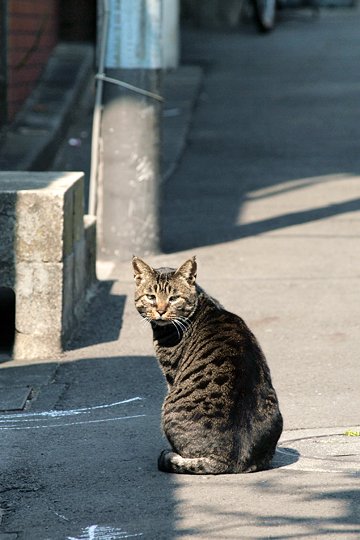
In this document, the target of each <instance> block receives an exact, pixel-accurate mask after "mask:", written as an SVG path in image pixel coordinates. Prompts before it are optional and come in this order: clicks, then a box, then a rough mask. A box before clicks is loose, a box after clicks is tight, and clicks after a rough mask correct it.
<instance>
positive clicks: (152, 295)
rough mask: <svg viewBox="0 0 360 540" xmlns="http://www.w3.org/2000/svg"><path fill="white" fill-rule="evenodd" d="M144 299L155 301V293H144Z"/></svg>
mask: <svg viewBox="0 0 360 540" xmlns="http://www.w3.org/2000/svg"><path fill="white" fill-rule="evenodd" d="M145 298H146V300H149V302H155V300H156V296H155V294H145Z"/></svg>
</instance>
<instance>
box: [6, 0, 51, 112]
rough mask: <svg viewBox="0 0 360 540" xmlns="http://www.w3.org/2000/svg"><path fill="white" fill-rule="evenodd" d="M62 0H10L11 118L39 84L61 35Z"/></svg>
mask: <svg viewBox="0 0 360 540" xmlns="http://www.w3.org/2000/svg"><path fill="white" fill-rule="evenodd" d="M58 4H59V1H58V0H46V1H44V0H9V2H8V18H7V30H8V42H7V63H8V75H7V77H8V87H7V105H8V121H11V120H12V119H13V118H14V116H15V114H16V113H17V112H18V110H19V109H20V108H21V105H22V104H23V102H24V100H25V99H26V98H27V96H28V95H29V94H30V92H31V90H32V89H33V88H34V86H35V85H36V82H37V80H38V77H39V75H40V74H41V72H42V70H43V68H44V66H45V64H46V62H47V60H48V58H49V56H50V54H51V51H52V49H53V48H54V46H55V45H56V43H57V38H58Z"/></svg>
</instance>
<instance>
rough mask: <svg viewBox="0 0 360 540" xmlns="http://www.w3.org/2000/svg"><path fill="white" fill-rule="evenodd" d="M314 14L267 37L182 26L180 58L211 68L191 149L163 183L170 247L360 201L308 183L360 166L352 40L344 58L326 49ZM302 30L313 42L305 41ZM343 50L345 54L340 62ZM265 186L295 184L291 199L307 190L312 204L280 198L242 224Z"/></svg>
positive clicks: (303, 219)
mask: <svg viewBox="0 0 360 540" xmlns="http://www.w3.org/2000/svg"><path fill="white" fill-rule="evenodd" d="M310 21H311V19H310V18H309V25H308V26H307V25H305V24H304V26H303V27H301V28H299V27H297V26H296V21H295V20H294V21H292V23H291V24H289V26H286V25H284V26H282V25H281V24H279V28H276V32H274V33H272V34H271V35H268V36H267V38H266V40H262V39H259V36H257V35H255V34H254V35H251V34H246V33H239V34H237V33H236V34H234V33H228V34H226V33H224V32H210V31H204V30H203V31H201V30H199V29H197V30H196V31H194V30H191V29H189V28H185V29H183V33H182V37H183V41H182V44H183V50H182V58H183V62H185V63H200V62H201V64H202V65H207V69H206V70H205V75H204V81H203V89H202V93H201V95H200V97H199V99H198V102H197V107H196V110H195V113H194V118H193V122H192V129H191V131H190V135H189V137H188V144H187V148H186V152H185V155H184V157H183V160H182V162H181V163H180V165H179V167H178V169H177V170H176V172H175V174H173V176H172V177H171V178H170V179H169V180H168V181H167V182H166V183H165V184H164V186H163V192H162V203H161V231H162V249H163V250H164V252H166V253H172V252H177V251H182V250H188V249H192V248H195V247H201V246H211V245H215V244H219V243H224V242H230V241H233V240H237V239H240V238H246V237H249V236H255V235H261V234H266V233H271V232H276V231H279V230H281V229H284V228H289V227H295V226H298V225H302V224H305V223H312V222H315V221H320V220H326V219H328V218H331V217H334V216H345V215H347V214H349V213H351V212H358V211H359V210H360V199H359V198H358V197H356V196H354V195H353V196H352V197H351V195H350V196H349V197H347V199H348V200H346V196H345V195H346V191H344V190H343V189H342V187H341V185H340V184H339V192H338V193H339V197H338V199H336V198H335V200H334V199H333V200H332V201H331V202H330V203H329V202H326V201H325V200H324V202H323V203H322V201H321V197H320V198H317V199H314V200H313V202H312V198H311V191H310V190H311V188H312V185H316V184H318V183H319V179H320V182H328V181H331V179H334V175H343V177H344V178H346V177H348V176H349V175H350V173H351V174H352V175H354V176H356V175H358V174H359V172H360V159H359V157H358V152H357V151H356V149H355V146H354V142H353V141H354V134H355V133H356V136H355V138H357V137H358V136H360V132H359V128H358V126H359V122H360V116H359V115H357V114H356V115H354V113H353V111H354V110H357V109H356V103H357V100H358V96H357V91H356V88H357V86H356V85H358V84H359V81H358V77H357V76H355V77H354V75H353V70H352V69H351V66H352V62H355V59H354V58H353V56H352V55H351V49H349V50H348V49H347V48H346V47H347V46H342V48H340V49H338V55H339V56H338V59H337V60H335V59H334V58H333V57H332V56H331V54H330V55H327V56H326V58H325V56H324V54H323V49H322V46H323V41H322V40H323V39H324V38H323V36H322V35H319V33H318V32H316V31H314V25H313V24H312V23H311V24H310ZM353 28H354V32H355V26H354V27H353ZM353 28H351V30H350V35H352V34H351V31H352V30H353ZM299 30H300V31H299ZM305 35H306V39H307V40H308V45H307V46H306V47H303V46H301V47H299V43H300V42H299V40H300V39H303V38H304V36H305ZM314 55H316V58H315V56H314ZM265 58H266V60H265ZM339 58H344V62H345V60H346V67H344V69H343V70H341V69H339V65H340V64H339V63H338V62H339ZM344 66H345V64H344ZM351 111H352V112H351ZM348 133H352V134H353V135H351V136H348V135H347V134H348ZM339 181H340V179H339ZM283 186H284V187H283ZM264 188H266V189H268V190H269V192H270V193H269V194H268V195H266V196H267V197H272V196H273V195H277V194H280V193H284V194H285V193H287V192H289V193H291V192H292V193H291V195H292V197H293V200H294V201H296V200H297V199H299V200H300V198H301V196H302V194H303V193H304V189H307V190H309V191H308V193H307V194H306V195H305V198H304V199H303V200H304V201H305V204H307V205H308V208H306V207H305V209H304V204H302V205H299V210H297V209H296V205H292V206H295V209H294V210H292V209H290V211H289V208H286V209H285V208H284V210H283V211H281V202H279V201H278V200H276V201H274V205H275V204H278V205H279V207H276V210H277V212H276V213H277V214H278V215H277V216H276V217H269V218H266V217H264V218H262V217H260V218H259V219H258V220H256V219H254V220H251V222H247V221H246V220H244V221H245V223H242V218H243V213H244V208H245V207H246V205H247V203H249V202H253V200H254V198H253V193H255V192H256V191H257V190H260V189H264ZM344 189H346V188H344ZM324 190H325V188H324ZM271 192H273V195H272V193H271ZM353 193H354V192H353ZM255 198H256V195H255ZM344 199H345V200H344ZM269 207H270V208H271V205H270V203H269Z"/></svg>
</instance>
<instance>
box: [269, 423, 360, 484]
mask: <svg viewBox="0 0 360 540" xmlns="http://www.w3.org/2000/svg"><path fill="white" fill-rule="evenodd" d="M351 433H353V434H356V433H358V429H357V430H356V431H354V432H347V430H346V428H344V430H343V431H341V432H339V430H338V431H337V433H319V434H316V433H314V434H309V435H308V436H305V437H297V438H295V437H294V438H286V440H282V441H281V443H280V444H279V446H278V448H277V452H276V459H275V467H276V466H277V467H288V468H291V469H292V470H293V469H297V470H311V471H314V470H316V471H319V472H321V471H322V472H351V473H357V474H360V436H350V434H351ZM293 435H295V433H293ZM297 435H299V433H297Z"/></svg>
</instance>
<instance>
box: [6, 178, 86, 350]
mask: <svg viewBox="0 0 360 540" xmlns="http://www.w3.org/2000/svg"><path fill="white" fill-rule="evenodd" d="M83 188H84V186H83V174H82V173H77V172H76V173H75V172H71V173H58V172H50V173H49V172H0V287H7V288H11V289H12V290H13V291H14V292H15V341H14V347H13V354H12V358H13V359H14V360H17V359H19V360H20V359H21V360H26V359H29V360H32V359H36V358H39V359H40V358H47V357H51V356H52V355H56V354H59V353H60V352H61V351H62V350H63V347H64V345H65V343H66V341H67V340H68V339H69V337H70V336H71V334H72V332H73V330H74V328H75V326H76V324H77V323H78V321H79V320H80V318H81V316H82V314H83V311H84V307H85V304H86V297H87V292H88V290H89V288H90V287H91V285H92V284H93V283H94V282H95V280H96V275H95V263H96V255H95V254H96V248H95V238H96V234H95V226H96V223H95V218H92V217H91V216H84V212H83ZM0 331H1V329H0Z"/></svg>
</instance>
